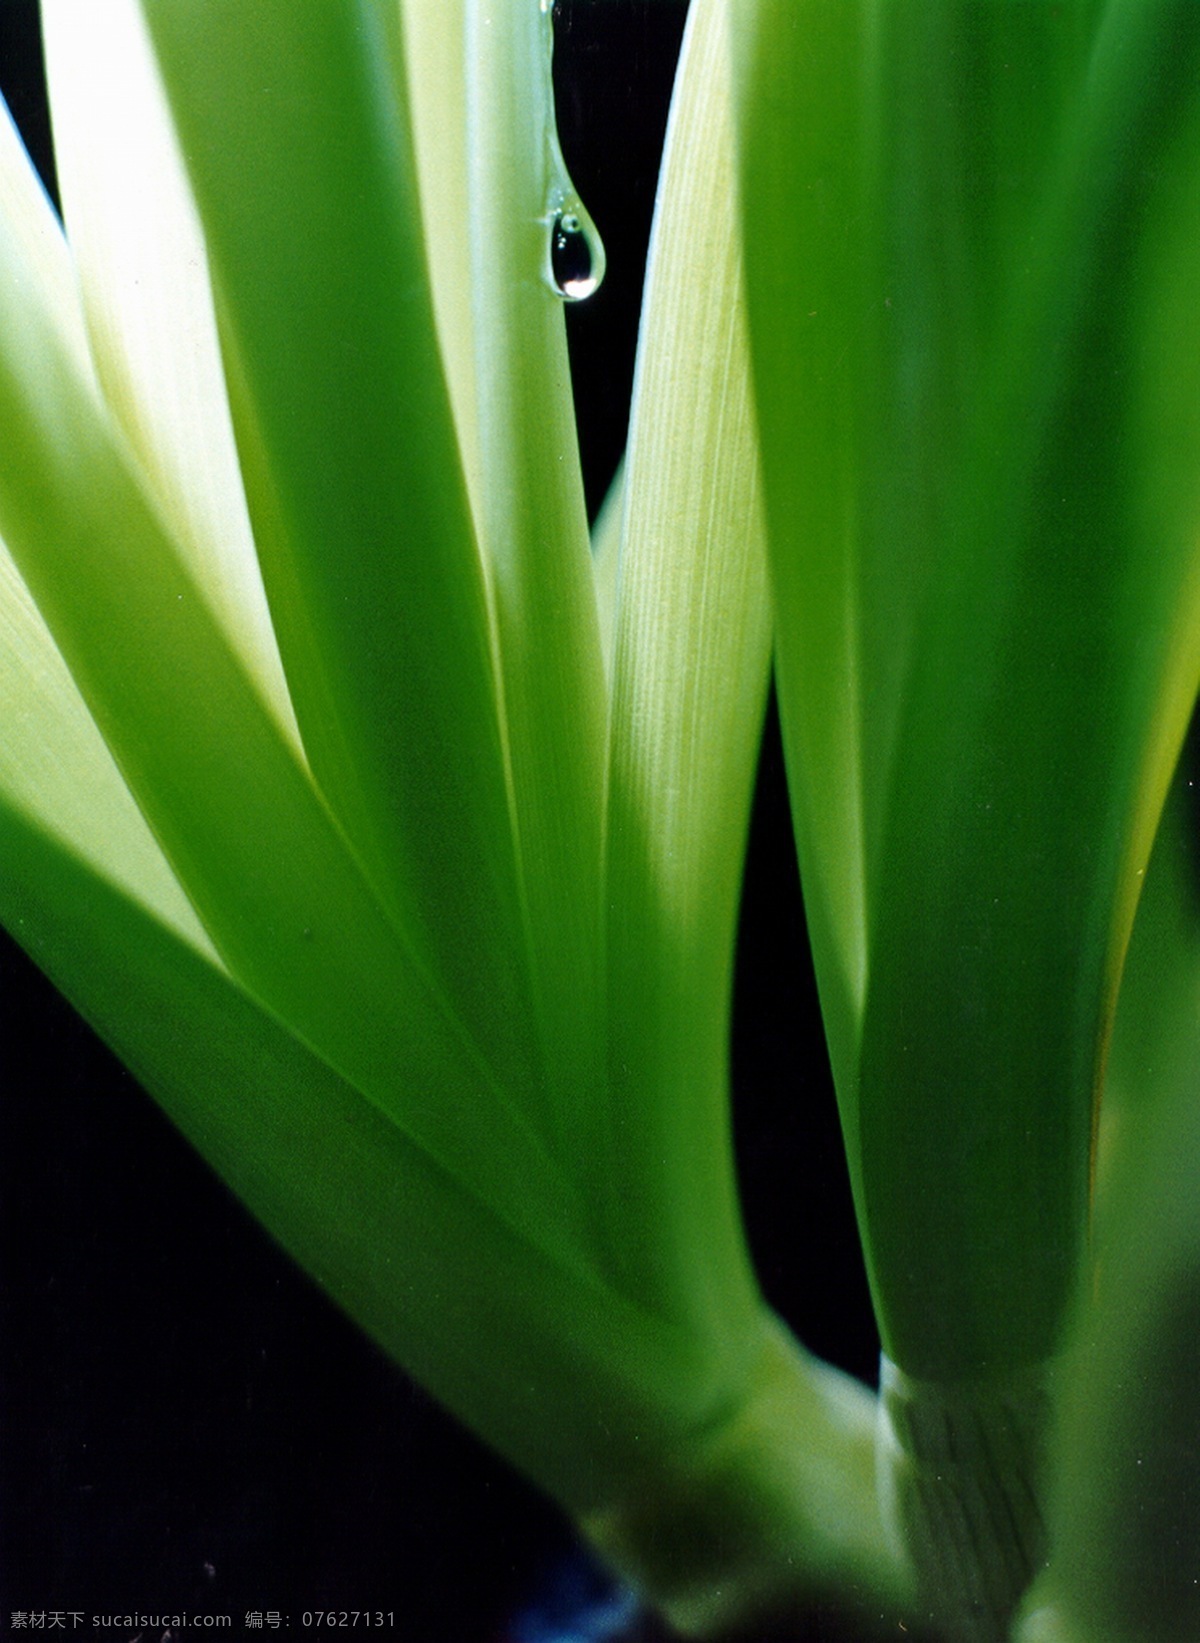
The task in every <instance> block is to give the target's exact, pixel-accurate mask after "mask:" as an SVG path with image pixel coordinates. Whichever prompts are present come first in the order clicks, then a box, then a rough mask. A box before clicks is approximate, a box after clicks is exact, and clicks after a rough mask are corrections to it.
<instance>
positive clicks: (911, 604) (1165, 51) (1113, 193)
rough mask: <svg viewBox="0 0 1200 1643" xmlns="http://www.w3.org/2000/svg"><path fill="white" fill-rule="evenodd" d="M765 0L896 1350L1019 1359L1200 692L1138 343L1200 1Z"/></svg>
mask: <svg viewBox="0 0 1200 1643" xmlns="http://www.w3.org/2000/svg"><path fill="white" fill-rule="evenodd" d="M761 10H762V15H763V19H764V21H762V22H760V23H759V25H758V33H757V35H756V36H755V39H754V41H753V42H752V47H751V49H750V50H749V51H748V53H747V68H746V73H747V75H748V77H749V83H750V84H751V85H753V86H754V87H755V88H756V92H755V95H754V96H750V95H749V93H748V94H747V131H746V135H745V149H746V152H745V155H744V176H745V179H746V190H747V194H746V208H745V209H746V221H747V223H748V224H750V225H752V229H753V231H752V233H751V234H750V237H749V240H748V257H749V267H748V276H749V280H750V288H751V299H752V301H751V312H752V325H753V331H754V337H755V343H756V351H755V357H756V372H757V373H758V377H757V380H758V386H759V399H760V410H761V414H762V419H763V429H764V452H765V467H766V478H767V493H768V508H769V513H770V518H771V527H772V551H773V557H774V564H775V576H776V584H777V588H778V596H779V600H780V606H781V628H782V634H781V643H780V658H781V662H780V667H781V684H782V688H783V694H784V719H785V732H786V735H787V740H788V752H789V766H790V777H791V783H792V789H793V796H794V804H795V808H796V812H797V834H798V839H799V844H800V851H801V861H802V871H803V874H804V882H805V892H806V898H807V900H808V905H809V911H810V920H811V921H812V924H813V930H814V947H815V949H816V953H817V958H818V964H819V972H820V975H821V980H822V993H823V1000H824V1001H825V1007H826V1010H827V1015H828V1019H829V1022H830V1032H831V1043H832V1047H833V1050H834V1061H835V1070H836V1072H837V1076H838V1082H839V1099H840V1101H841V1106H842V1113H843V1123H844V1127H845V1130H846V1134H847V1141H848V1149H849V1153H850V1158H851V1167H852V1172H853V1175H854V1179H855V1189H856V1198H857V1203H858V1210H859V1217H860V1223H861V1225H862V1229H863V1234H864V1243H865V1245H866V1248H867V1253H868V1260H869V1264H870V1268H871V1274H872V1281H873V1287H874V1292H875V1297H876V1304H877V1309H878V1312H879V1316H880V1321H881V1327H882V1329H883V1333H884V1339H885V1344H886V1346H887V1349H888V1351H889V1353H890V1354H891V1355H892V1356H893V1357H894V1358H896V1360H897V1361H898V1362H899V1363H900V1364H901V1366H902V1367H903V1368H905V1369H906V1370H907V1371H908V1372H909V1373H911V1374H913V1375H916V1376H919V1377H926V1378H930V1379H944V1378H954V1377H960V1376H969V1375H972V1374H979V1373H982V1372H984V1371H985V1370H986V1371H987V1372H989V1373H996V1372H999V1371H1001V1370H1003V1369H1004V1368H1005V1367H1006V1366H1016V1365H1018V1364H1021V1363H1024V1362H1029V1361H1036V1360H1037V1359H1038V1358H1040V1357H1044V1356H1045V1355H1046V1354H1047V1353H1048V1352H1050V1351H1051V1350H1052V1349H1053V1347H1054V1344H1055V1342H1056V1340H1057V1338H1058V1333H1059V1329H1060V1327H1061V1318H1062V1312H1063V1308H1064V1305H1065V1302H1066V1298H1067V1296H1068V1294H1069V1293H1070V1289H1071V1285H1072V1281H1073V1274H1074V1271H1075V1268H1076V1264H1077V1262H1078V1260H1079V1258H1080V1254H1081V1250H1082V1239H1083V1232H1084V1221H1085V1211H1086V1192H1087V1179H1088V1153H1089V1141H1090V1132H1091V1123H1092V1108H1093V1104H1094V1098H1095V1092H1096V1089H1097V1080H1098V1076H1099V1066H1100V1054H1101V1048H1102V1044H1103V1041H1104V1038H1105V1033H1106V1021H1107V1019H1108V1016H1109V1014H1110V1012H1111V1005H1112V998H1113V992H1114V987H1115V977H1116V974H1117V972H1118V969H1119V964H1120V955H1121V952H1122V950H1123V946H1124V942H1125V940H1126V938H1127V933H1128V928H1129V922H1130V918H1131V916H1132V907H1133V904H1134V899H1135V897H1136V887H1137V882H1138V880H1137V874H1138V869H1139V867H1141V866H1142V865H1144V861H1145V856H1146V853H1147V852H1148V848H1149V839H1150V836H1151V835H1152V832H1153V825H1154V819H1155V817H1156V815H1157V809H1158V805H1159V803H1160V802H1161V796H1162V792H1163V790H1164V787H1165V782H1166V774H1167V772H1168V771H1169V768H1170V764H1171V762H1172V760H1173V756H1174V750H1175V748H1176V747H1177V746H1178V742H1179V738H1180V736H1181V735H1182V731H1183V727H1184V724H1185V722H1186V714H1187V708H1188V704H1189V703H1190V700H1191V697H1192V694H1193V693H1194V690H1195V684H1196V669H1195V662H1194V656H1195V654H1196V652H1195V649H1194V639H1193V637H1192V636H1193V634H1194V631H1195V622H1196V615H1197V606H1196V554H1197V546H1196V538H1195V536H1194V534H1193V533H1192V532H1190V531H1189V530H1188V529H1186V528H1185V527H1184V525H1183V521H1184V518H1185V517H1186V511H1187V510H1186V507H1184V506H1183V503H1184V501H1185V500H1186V498H1188V497H1190V496H1191V495H1192V494H1193V489H1194V481H1193V478H1192V475H1193V474H1194V472H1195V458H1194V454H1192V455H1186V456H1185V455H1183V453H1181V451H1180V448H1179V441H1178V440H1176V441H1175V443H1174V445H1173V447H1172V450H1171V456H1170V458H1169V459H1164V458H1163V457H1162V456H1160V457H1159V458H1158V459H1156V463H1155V464H1151V465H1150V466H1147V464H1146V462H1145V461H1143V460H1142V458H1143V455H1144V453H1145V451H1146V450H1147V449H1148V447H1147V445H1146V443H1145V431H1146V428H1147V425H1148V424H1147V418H1149V419H1151V420H1152V421H1154V420H1156V419H1158V418H1160V417H1161V416H1162V415H1163V414H1164V412H1165V409H1166V407H1168V406H1169V405H1170V404H1172V403H1173V401H1174V397H1175V395H1176V394H1177V392H1178V391H1179V390H1177V388H1176V386H1175V384H1176V383H1177V382H1179V381H1180V380H1181V379H1180V378H1179V374H1178V372H1177V371H1171V370H1168V372H1167V379H1166V382H1165V383H1164V384H1154V383H1152V382H1151V380H1150V377H1149V375H1148V373H1147V372H1146V371H1145V370H1144V368H1143V360H1144V356H1143V348H1144V346H1145V341H1146V338H1147V336H1148V335H1149V334H1151V332H1152V331H1153V328H1154V326H1155V325H1156V324H1157V323H1158V319H1157V317H1156V316H1158V314H1159V304H1160V303H1161V302H1162V301H1163V300H1164V296H1163V292H1164V290H1165V289H1166V287H1167V286H1169V285H1170V283H1171V281H1173V280H1175V279H1177V278H1178V277H1179V275H1178V271H1177V270H1178V266H1179V258H1181V257H1182V256H1183V249H1182V247H1183V242H1182V241H1179V242H1177V243H1176V245H1175V247H1174V248H1168V247H1167V246H1166V245H1164V244H1163V243H1162V239H1163V235H1164V233H1165V232H1166V231H1165V229H1164V227H1163V226H1162V225H1164V224H1167V223H1169V222H1171V221H1172V220H1173V219H1172V217H1171V211H1172V210H1173V209H1177V207H1178V196H1177V193H1176V190H1175V188H1174V185H1172V184H1170V183H1168V182H1166V181H1165V180H1164V181H1162V182H1160V183H1159V185H1158V187H1157V188H1156V189H1154V190H1153V191H1151V193H1150V194H1149V195H1147V193H1146V190H1145V186H1144V179H1145V176H1146V175H1147V174H1148V173H1149V174H1151V175H1154V176H1156V177H1157V176H1159V175H1160V172H1159V167H1160V166H1162V167H1163V170H1162V172H1161V176H1162V177H1163V179H1166V178H1167V177H1169V176H1170V175H1171V173H1170V171H1169V170H1168V169H1167V168H1166V159H1167V157H1168V156H1169V155H1170V154H1171V152H1172V149H1173V145H1174V144H1175V143H1176V141H1177V133H1178V131H1179V129H1180V121H1181V118H1182V116H1183V112H1184V111H1185V109H1186V107H1187V104H1188V95H1187V94H1188V89H1189V86H1190V80H1189V74H1190V73H1191V68H1192V67H1194V52H1195V48H1196V45H1197V34H1198V31H1197V28H1196V19H1195V13H1194V11H1193V10H1192V9H1191V8H1189V7H1186V6H1184V7H1180V6H1179V5H1174V6H1173V5H1170V4H1162V5H1151V6H1144V7H1135V6H1130V5H1114V6H1110V7H1108V8H1107V9H1106V11H1105V14H1104V19H1103V27H1102V28H1099V29H1098V31H1097V27H1096V25H1095V14H1094V8H1092V7H1090V6H1082V7H1070V6H1068V7H1059V8H1040V7H1010V6H1006V5H1000V4H988V5H982V6H981V5H972V6H964V5H961V4H958V3H956V0H955V3H952V0H945V3H940V4H938V5H935V6H916V5H905V4H898V5H895V6H893V7H891V8H889V10H888V11H887V13H886V14H885V15H884V16H883V17H882V18H881V19H880V20H879V31H878V32H876V33H873V32H872V30H871V29H870V28H868V26H867V21H866V14H865V13H860V12H858V11H850V10H845V11H843V10H838V11H833V12H831V11H828V10H824V9H822V8H818V7H811V8H806V10H805V13H804V18H803V21H802V24H795V23H789V24H784V23H783V21H782V20H781V19H780V18H779V17H778V16H776V15H775V10H774V8H772V7H770V6H767V7H765V8H761ZM789 15H792V14H791V12H790V11H789ZM766 18H771V19H772V20H773V21H774V23H775V25H776V26H775V27H774V28H773V29H771V30H768V28H767V27H766V24H765V19H766ZM1092 33H1095V49H1094V51H1093V52H1091V53H1090V54H1089V51H1088V49H1087V48H1088V45H1089V40H1090V38H1091V34H1092ZM1168 195H1170V200H1169V201H1168V199H1167V196H1168ZM1173 270H1175V271H1174V272H1173ZM1148 328H1149V329H1148ZM1156 406H1157V407H1159V408H1160V409H1154V408H1153V407H1156ZM1181 458H1182V459H1181ZM1148 510H1149V512H1148ZM1150 513H1152V514H1153V515H1154V518H1153V520H1152V519H1151V517H1150ZM1164 527H1165V528H1164ZM831 697H833V698H836V700H832V701H831V700H830V698H831ZM789 704H790V705H789ZM839 715H840V717H839Z"/></svg>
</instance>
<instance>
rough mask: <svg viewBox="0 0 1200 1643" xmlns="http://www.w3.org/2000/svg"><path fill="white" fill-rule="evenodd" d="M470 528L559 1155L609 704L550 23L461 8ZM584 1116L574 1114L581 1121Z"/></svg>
mask: <svg viewBox="0 0 1200 1643" xmlns="http://www.w3.org/2000/svg"><path fill="white" fill-rule="evenodd" d="M466 20H467V21H466V33H465V40H464V46H465V51H466V57H465V73H466V84H467V95H466V102H467V121H468V132H467V144H466V147H467V154H468V164H467V219H466V229H467V237H468V243H469V246H470V259H471V260H470V267H471V282H470V297H471V326H472V332H471V334H472V335H473V337H474V342H475V389H476V395H477V404H476V409H475V418H474V426H475V430H476V438H477V442H478V461H479V491H478V498H477V509H476V512H477V520H478V525H479V533H480V541H481V546H482V550H483V556H484V562H485V566H486V570H487V575H488V578H489V585H490V590H491V597H492V605H493V610H494V615H495V623H496V638H497V648H498V654H499V673H500V679H501V690H502V700H503V709H504V726H505V738H506V751H507V755H508V761H509V770H510V776H511V782H512V802H513V819H514V831H515V837H516V848H517V857H518V866H519V874H520V893H521V903H522V912H523V917H524V921H525V931H526V939H527V941H528V946H529V955H530V968H531V972H532V976H533V1001H534V1009H535V1012H536V1019H537V1023H538V1028H539V1037H540V1042H541V1047H542V1055H543V1059H544V1063H545V1068H546V1080H547V1087H548V1100H549V1105H550V1109H551V1111H552V1113H553V1114H554V1115H555V1120H554V1121H556V1122H557V1126H558V1129H559V1133H560V1144H561V1146H562V1148H563V1152H564V1155H565V1156H567V1157H572V1158H575V1159H578V1158H580V1157H581V1156H583V1152H582V1149H581V1147H580V1144H579V1120H580V1115H587V1114H590V1113H591V1112H592V1111H593V1110H594V1109H595V1108H596V1106H597V1104H598V1103H600V1102H602V1101H603V1100H604V1092H605V1061H604V1021H603V993H604V984H603V951H602V942H601V936H600V921H601V902H600V848H601V841H600V830H601V818H602V813H603V785H604V763H603V761H604V753H605V732H606V728H607V698H606V691H605V681H604V670H603V663H602V660H601V654H600V632H599V623H598V620H597V614H596V595H595V586H594V582H593V574H592V563H591V551H590V545H589V539H588V528H587V515H586V511H585V507H584V497H583V482H582V477H581V474H580V469H579V450H578V443H577V439H576V432H575V417H574V408H573V402H572V398H571V377H570V366H569V363H568V359H567V345H566V334H565V329H564V323H563V312H562V308H563V305H562V302H561V300H560V299H559V298H558V297H557V296H556V295H554V294H553V293H552V292H551V290H550V288H549V286H548V284H547V281H546V278H545V268H546V264H547V260H548V255H549V236H550V232H551V229H550V221H549V219H550V218H551V217H552V215H553V212H554V210H555V209H556V202H558V201H559V191H560V190H562V189H568V190H569V186H570V184H569V178H567V177H566V174H565V171H561V170H559V169H558V166H557V164H556V162H557V159H558V154H557V150H558V139H557V135H556V129H555V117H554V106H553V88H552V85H551V78H550V29H551V18H550V15H549V12H543V11H542V10H541V9H540V8H539V7H538V6H536V5H533V4H530V5H520V6H512V7H509V8H506V9H505V10H504V11H503V12H497V11H496V9H495V8H494V7H493V6H491V5H490V4H489V3H486V0H467V4H466ZM588 1121H589V1120H588V1119H587V1117H586V1116H585V1117H584V1123H585V1124H586V1123H587V1122H588Z"/></svg>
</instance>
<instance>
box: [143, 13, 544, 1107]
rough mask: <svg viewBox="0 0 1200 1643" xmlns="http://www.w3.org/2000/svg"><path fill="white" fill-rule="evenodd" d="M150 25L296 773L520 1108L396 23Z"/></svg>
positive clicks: (502, 844)
mask: <svg viewBox="0 0 1200 1643" xmlns="http://www.w3.org/2000/svg"><path fill="white" fill-rule="evenodd" d="M146 17H147V20H148V22H149V25H150V30H151V34H152V36H153V39H154V43H155V46H156V49H157V51H158V54H159V60H160V64H161V67H162V72H163V77H164V81H165V84H166V87H167V91H168V94H169V97H170V101H171V107H172V112H173V114H174V117H175V120H176V123H177V125H178V128H179V131H180V137H181V143H182V147H183V150H184V152H185V154H186V157H187V162H188V166H189V171H190V175H191V179H192V183H193V187H194V189H195V194H196V199H197V203H198V206H199V211H200V217H201V220H202V222H203V224H204V230H205V234H206V238H207V243H208V249H209V256H210V261H211V264H212V268H213V275H214V282H215V285H216V289H217V294H218V309H219V315H220V319H221V324H222V337H223V341H224V345H225V350H226V362H227V369H228V372H229V375H230V379H231V383H232V396H231V397H232V401H233V407H234V421H235V427H236V430H237V435H238V443H239V449H240V452H241V457H242V466H243V473H244V475H245V478H246V482H247V489H248V494H249V498H250V511H251V518H252V520H253V522H254V528H255V534H256V539H257V542H258V551H259V558H260V561H261V562H262V566H263V574H264V578H265V581H266V585H267V591H268V595H269V597H270V600H271V605H272V611H273V615H274V618H275V625H276V630H277V632H278V634H279V639H280V646H281V650H282V653H283V658H284V665H285V668H286V671H287V675H288V681H289V686H290V688H291V692H292V696H293V700H294V702H295V706H296V713H297V717H298V720H299V723H300V727H301V731H302V734H303V736H304V743H305V748H306V751H307V753H308V756H309V759H310V762H311V764H312V767H313V769H314V771H315V773H316V775H317V779H318V781H319V783H320V785H321V787H322V790H323V791H324V792H325V793H326V795H327V797H328V798H329V800H330V803H331V805H332V806H333V808H334V810H335V812H336V813H337V814H338V816H339V818H340V819H341V821H342V823H343V825H344V826H345V827H346V829H347V831H348V832H349V834H350V836H351V838H352V840H353V841H354V843H355V845H356V847H357V849H358V850H359V852H360V853H361V855H362V857H363V860H364V862H365V864H366V867H367V870H368V873H369V875H370V877H371V879H372V881H373V882H374V883H375V884H376V885H378V886H380V888H381V890H382V892H383V894H384V895H385V897H386V899H387V900H388V901H389V904H390V905H391V906H392V907H393V909H394V910H395V911H396V913H397V916H398V917H400V918H401V919H402V921H403V922H404V923H405V924H406V925H408V926H409V927H410V928H412V929H413V930H414V931H415V932H416V933H417V939H418V942H419V944H420V946H421V948H422V950H423V951H424V952H426V953H427V954H428V955H429V956H430V960H431V962H432V963H433V964H434V967H435V969H436V970H437V971H438V973H439V975H441V976H442V977H443V979H444V981H445V984H446V985H447V986H449V988H450V989H451V991H452V993H453V995H454V996H455V998H456V999H457V1000H458V1001H459V1002H460V1004H463V1005H465V1007H466V1009H467V1013H468V1014H469V1015H470V1016H471V1017H472V1019H475V1020H478V1021H480V1022H486V1023H488V1024H489V1025H490V1027H491V1028H492V1029H493V1030H494V1037H495V1047H494V1049H495V1053H496V1054H497V1055H500V1056H506V1057H507V1070H508V1072H509V1075H510V1082H511V1083H512V1085H513V1087H514V1088H523V1087H528V1086H529V1085H530V1084H531V1083H532V1082H535V1081H536V1076H537V1075H536V1072H535V1071H534V1070H533V1068H532V1066H531V1048H530V1046H529V1045H528V1043H526V1042H524V1041H523V1039H522V1035H523V1032H524V1024H525V1022H526V1021H527V1019H528V1009H527V999H528V993H527V985H526V981H525V978H524V977H523V975H522V973H521V964H520V956H521V955H520V951H519V948H518V947H517V946H516V944H515V943H514V933H515V932H519V931H520V929H521V923H520V915H519V910H518V908H519V903H518V898H517V892H516V885H515V879H514V871H515V870H514V863H513V854H512V841H511V832H510V817H509V800H508V792H507V783H506V773H505V766H504V760H503V756H502V746H501V733H500V726H499V719H498V708H497V697H496V684H495V679H494V673H493V655H492V640H491V634H490V628H489V622H488V612H487V605H486V599H485V591H484V580H483V570H482V564H481V561H480V558H479V553H478V550H477V547H476V543H475V539H474V533H473V530H472V524H471V519H470V514H469V510H468V507H467V501H466V496H465V490H464V484H463V477H462V469H461V463H460V457H459V452H458V447H457V442H456V439H455V435H454V429H453V425H452V422H451V417H450V406H449V401H448V395H447V390H446V384H445V379H444V373H443V369H442V364H441V358H440V355H439V352H438V346H437V334H436V328H435V324H434V316H433V307H432V300H431V296H430V290H429V270H428V267H427V263H426V258H425V248H424V242H423V237H422V217H421V208H420V203H419V200H418V197H417V187H416V171H415V162H414V159H413V153H412V134H411V131H410V128H409V114H408V109H407V107H406V104H405V97H404V93H405V80H404V76H403V75H402V74H400V73H391V72H388V66H389V65H390V64H398V63H399V62H400V61H401V58H400V51H401V49H402V45H401V42H400V41H399V40H398V38H397V31H398V30H399V27H400V20H399V12H398V10H397V9H395V8H388V7H381V6H378V5H375V4H360V3H352V4H348V5H344V6H342V5H338V6H335V5H326V4H321V5H316V6H305V7H297V6H294V5H292V4H290V3H289V0H266V3H264V4H260V5H255V6H254V7H252V8H247V7H246V6H244V5H241V4H240V3H237V0H218V3H215V4H214V3H211V0H203V3H201V0H183V3H181V4H177V3H171V4H166V5H164V4H156V3H154V0H147V3H146ZM481 953H486V954H487V955H488V962H487V963H486V964H485V965H481V964H480V962H479V960H480V954H481ZM514 1039H516V1040H517V1042H516V1043H514V1042H513V1040H514Z"/></svg>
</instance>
